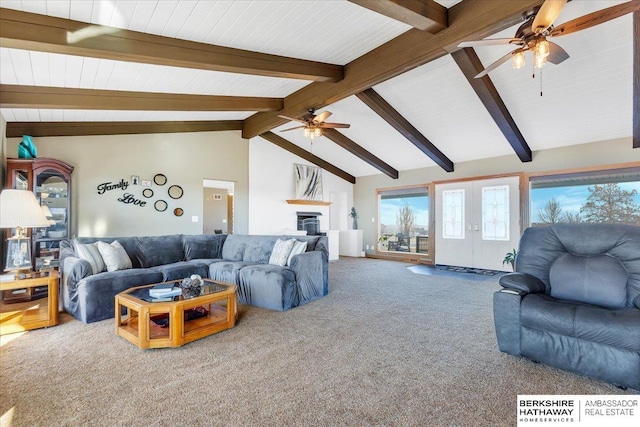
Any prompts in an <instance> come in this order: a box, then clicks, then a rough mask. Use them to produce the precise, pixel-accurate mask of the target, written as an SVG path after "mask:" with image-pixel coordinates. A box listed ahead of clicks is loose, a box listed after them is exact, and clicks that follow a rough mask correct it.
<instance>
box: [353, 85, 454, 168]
mask: <svg viewBox="0 0 640 427" xmlns="http://www.w3.org/2000/svg"><path fill="white" fill-rule="evenodd" d="M356 96H357V97H358V99H360V101H362V102H364V103H365V104H366V105H367V106H368V107H369V108H371V109H372V110H373V111H374V112H375V113H376V114H377V115H379V116H380V117H382V118H383V119H384V120H385V121H386V122H387V123H389V124H390V125H391V126H392V127H393V128H394V129H395V130H397V131H398V132H400V134H401V135H402V136H404V137H405V138H407V139H408V140H409V141H411V143H412V144H413V145H415V146H416V147H418V149H419V150H420V151H422V152H423V153H424V154H426V155H427V156H429V158H430V159H431V160H433V161H434V162H435V163H436V164H437V165H438V166H440V167H441V168H442V169H444V170H445V171H447V172H453V162H452V161H451V160H450V159H449V158H448V157H447V156H445V155H444V153H443V152H442V151H440V150H439V149H438V147H436V146H435V145H433V144H432V143H431V141H429V140H428V139H427V138H426V137H425V136H424V135H422V133H420V131H419V130H418V129H416V128H415V127H414V126H413V125H412V124H411V123H409V121H408V120H407V119H405V118H404V117H403V116H402V115H401V114H400V113H399V112H398V111H397V110H396V109H395V108H393V107H392V106H391V104H389V103H388V102H387V101H386V100H385V99H384V98H383V97H381V96H380V94H378V93H377V92H376V91H375V90H373V89H367V90H365V91H362V92H359V93H357V94H356Z"/></svg>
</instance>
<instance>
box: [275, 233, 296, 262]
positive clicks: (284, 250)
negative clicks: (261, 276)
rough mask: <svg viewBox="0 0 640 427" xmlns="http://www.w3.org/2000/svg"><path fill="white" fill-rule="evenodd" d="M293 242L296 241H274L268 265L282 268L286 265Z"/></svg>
mask: <svg viewBox="0 0 640 427" xmlns="http://www.w3.org/2000/svg"><path fill="white" fill-rule="evenodd" d="M295 242H296V239H289V240H282V239H278V240H276V244H275V245H273V250H272V251H271V256H270V257H269V264H273V265H279V266H280V267H284V266H285V264H286V263H287V260H288V259H289V254H290V253H291V248H293V244H294V243H295Z"/></svg>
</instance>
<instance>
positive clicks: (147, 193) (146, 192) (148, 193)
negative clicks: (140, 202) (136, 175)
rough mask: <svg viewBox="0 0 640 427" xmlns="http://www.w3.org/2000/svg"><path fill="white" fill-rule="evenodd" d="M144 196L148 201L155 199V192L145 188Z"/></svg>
mask: <svg viewBox="0 0 640 427" xmlns="http://www.w3.org/2000/svg"><path fill="white" fill-rule="evenodd" d="M142 195H143V196H144V197H146V198H147V199H148V198H150V197H153V190H152V189H150V188H145V189H144V190H142Z"/></svg>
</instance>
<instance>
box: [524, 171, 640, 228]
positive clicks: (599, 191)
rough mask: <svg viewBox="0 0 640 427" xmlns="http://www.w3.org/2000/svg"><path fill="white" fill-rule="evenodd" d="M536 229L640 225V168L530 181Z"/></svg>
mask: <svg viewBox="0 0 640 427" xmlns="http://www.w3.org/2000/svg"><path fill="white" fill-rule="evenodd" d="M529 182H530V215H529V217H530V223H531V225H532V226H537V225H549V224H556V223H561V222H598V223H618V224H640V168H639V167H630V168H621V169H610V170H603V171H593V172H580V173H567V174H558V175H548V176H537V177H531V178H530V181H529Z"/></svg>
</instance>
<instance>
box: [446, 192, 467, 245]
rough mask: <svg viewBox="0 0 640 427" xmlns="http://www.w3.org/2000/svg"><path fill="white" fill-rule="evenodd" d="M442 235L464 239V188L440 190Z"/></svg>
mask: <svg viewBox="0 0 640 427" xmlns="http://www.w3.org/2000/svg"><path fill="white" fill-rule="evenodd" d="M442 237H443V238H445V239H464V189H459V190H445V191H443V192H442Z"/></svg>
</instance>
